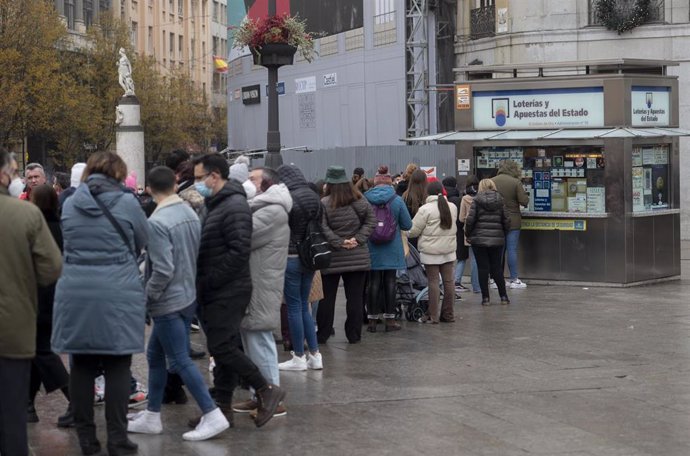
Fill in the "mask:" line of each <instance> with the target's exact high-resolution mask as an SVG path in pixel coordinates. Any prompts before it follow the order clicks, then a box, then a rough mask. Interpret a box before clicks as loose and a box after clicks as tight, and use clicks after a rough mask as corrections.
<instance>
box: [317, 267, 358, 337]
mask: <svg viewBox="0 0 690 456" xmlns="http://www.w3.org/2000/svg"><path fill="white" fill-rule="evenodd" d="M341 277H342V278H343V285H344V287H345V298H346V299H347V303H346V307H345V310H346V312H347V318H346V320H345V337H347V340H348V341H349V342H350V343H351V344H354V343H357V342H359V340H360V339H361V338H362V320H363V318H364V316H363V314H362V312H363V307H362V301H363V299H364V285H365V283H366V279H367V271H355V272H344V273H342V274H323V275H322V276H321V280H322V282H323V295H324V298H323V300H322V301H321V302H320V303H319V310H318V312H317V313H316V322H317V324H318V327H319V331H318V332H317V334H316V338H317V339H318V341H319V343H325V342H326V341H327V340H328V338H329V337H330V336H331V332H332V331H333V320H334V316H335V298H336V297H337V295H338V284H340V278H341Z"/></svg>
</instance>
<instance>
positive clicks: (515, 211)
mask: <svg viewBox="0 0 690 456" xmlns="http://www.w3.org/2000/svg"><path fill="white" fill-rule="evenodd" d="M511 167H512V165H510V166H508V165H504V166H502V167H501V168H500V169H499V170H498V175H497V176H496V177H494V178H493V179H492V180H493V181H494V184H496V190H498V193H500V194H501V196H502V197H503V203H504V204H505V208H506V215H507V216H508V218H510V229H511V230H519V229H520V227H521V226H522V214H521V213H520V206H525V207H527V205H528V204H529V196H528V195H527V193H526V192H525V188H524V187H523V186H522V182H520V180H519V179H517V178H515V177H513V175H512V174H511V173H512V170H511V169H510V168H511Z"/></svg>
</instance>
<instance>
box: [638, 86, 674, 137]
mask: <svg viewBox="0 0 690 456" xmlns="http://www.w3.org/2000/svg"><path fill="white" fill-rule="evenodd" d="M670 98H671V93H670V87H646V86H632V91H631V93H630V109H631V115H632V117H631V118H632V125H633V126H634V127H665V126H668V125H669V124H670V116H669V114H670V112H671V109H670V106H669V103H670Z"/></svg>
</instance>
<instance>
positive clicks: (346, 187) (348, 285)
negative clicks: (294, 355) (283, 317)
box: [316, 166, 376, 344]
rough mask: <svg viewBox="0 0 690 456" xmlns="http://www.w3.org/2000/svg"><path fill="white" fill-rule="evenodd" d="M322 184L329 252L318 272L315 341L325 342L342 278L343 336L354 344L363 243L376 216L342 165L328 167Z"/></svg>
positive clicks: (365, 252)
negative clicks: (324, 266) (326, 264)
mask: <svg viewBox="0 0 690 456" xmlns="http://www.w3.org/2000/svg"><path fill="white" fill-rule="evenodd" d="M326 184H327V187H326V196H325V197H324V198H323V200H322V203H323V206H324V215H323V219H322V222H321V228H322V229H323V232H324V235H325V236H326V239H328V242H329V243H330V244H331V247H332V249H333V253H332V257H331V264H330V266H329V267H328V269H324V270H322V271H321V280H322V282H323V294H324V298H323V300H321V303H320V304H319V309H318V312H317V315H316V321H317V326H318V328H319V330H318V333H317V338H318V341H319V343H325V342H326V341H327V340H328V338H329V337H330V336H331V332H332V331H333V316H334V312H335V298H336V295H337V293H338V285H339V283H340V278H341V277H342V279H343V284H344V287H345V296H346V299H347V304H346V306H347V308H346V309H347V319H346V320H345V336H346V337H347V340H348V341H349V342H350V343H351V344H356V343H357V342H359V341H360V339H361V338H362V319H363V299H364V286H365V283H366V278H367V272H368V271H369V269H370V268H371V259H370V258H369V247H368V244H367V241H368V240H369V236H370V235H371V233H372V232H373V231H374V228H375V227H376V217H374V212H373V211H372V209H371V206H370V205H369V203H368V202H367V200H366V199H365V198H363V197H362V194H361V193H360V192H359V191H357V190H356V189H355V188H354V187H353V185H352V181H351V180H350V179H349V178H348V177H347V174H346V173H345V168H343V167H342V166H330V167H329V168H328V172H327V173H326Z"/></svg>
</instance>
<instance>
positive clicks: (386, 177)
mask: <svg viewBox="0 0 690 456" xmlns="http://www.w3.org/2000/svg"><path fill="white" fill-rule="evenodd" d="M374 185H393V179H391V175H390V174H388V166H386V165H381V166H379V169H378V171H376V176H374Z"/></svg>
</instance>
